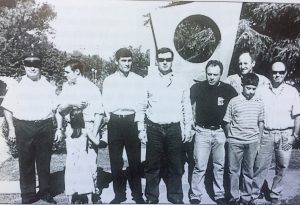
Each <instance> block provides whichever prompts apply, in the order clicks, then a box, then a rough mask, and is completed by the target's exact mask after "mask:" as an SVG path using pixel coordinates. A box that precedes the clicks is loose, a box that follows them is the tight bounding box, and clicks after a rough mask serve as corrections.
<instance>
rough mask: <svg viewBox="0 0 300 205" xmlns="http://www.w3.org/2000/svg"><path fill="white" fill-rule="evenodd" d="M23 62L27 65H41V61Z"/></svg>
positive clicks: (37, 66) (36, 66)
mask: <svg viewBox="0 0 300 205" xmlns="http://www.w3.org/2000/svg"><path fill="white" fill-rule="evenodd" d="M23 64H24V66H26V67H35V68H39V67H41V61H24V62H23Z"/></svg>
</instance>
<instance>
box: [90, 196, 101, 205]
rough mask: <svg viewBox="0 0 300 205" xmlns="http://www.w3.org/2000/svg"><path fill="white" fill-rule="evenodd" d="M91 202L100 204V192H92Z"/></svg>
mask: <svg viewBox="0 0 300 205" xmlns="http://www.w3.org/2000/svg"><path fill="white" fill-rule="evenodd" d="M92 202H93V204H102V201H101V197H100V194H92Z"/></svg>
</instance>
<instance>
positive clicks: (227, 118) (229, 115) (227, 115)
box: [223, 100, 232, 123]
mask: <svg viewBox="0 0 300 205" xmlns="http://www.w3.org/2000/svg"><path fill="white" fill-rule="evenodd" d="M223 121H225V122H227V123H229V122H231V121H232V100H230V101H229V104H228V106H227V109H226V113H225V116H224V119H223Z"/></svg>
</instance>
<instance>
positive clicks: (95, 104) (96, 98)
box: [90, 85, 104, 115]
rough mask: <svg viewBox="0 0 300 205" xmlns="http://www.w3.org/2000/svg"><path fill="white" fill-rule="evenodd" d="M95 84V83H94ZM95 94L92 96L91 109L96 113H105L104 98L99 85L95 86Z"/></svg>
mask: <svg viewBox="0 0 300 205" xmlns="http://www.w3.org/2000/svg"><path fill="white" fill-rule="evenodd" d="M93 86H94V85H93ZM93 90H94V92H93V93H94V94H93V95H92V96H90V103H91V109H92V111H93V112H94V114H100V115H101V114H104V107H103V98H102V95H101V92H100V90H99V89H98V87H96V86H95V87H93Z"/></svg>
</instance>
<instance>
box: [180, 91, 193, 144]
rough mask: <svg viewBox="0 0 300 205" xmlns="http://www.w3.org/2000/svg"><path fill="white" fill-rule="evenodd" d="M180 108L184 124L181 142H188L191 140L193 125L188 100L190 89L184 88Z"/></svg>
mask: <svg viewBox="0 0 300 205" xmlns="http://www.w3.org/2000/svg"><path fill="white" fill-rule="evenodd" d="M182 106H183V111H182V112H183V124H184V135H185V136H182V137H183V138H182V141H183V142H190V141H191V140H192V137H193V136H192V135H193V133H192V125H193V124H194V117H193V110H192V104H191V99H190V88H189V87H188V86H186V89H184V91H183V95H182Z"/></svg>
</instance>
